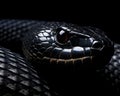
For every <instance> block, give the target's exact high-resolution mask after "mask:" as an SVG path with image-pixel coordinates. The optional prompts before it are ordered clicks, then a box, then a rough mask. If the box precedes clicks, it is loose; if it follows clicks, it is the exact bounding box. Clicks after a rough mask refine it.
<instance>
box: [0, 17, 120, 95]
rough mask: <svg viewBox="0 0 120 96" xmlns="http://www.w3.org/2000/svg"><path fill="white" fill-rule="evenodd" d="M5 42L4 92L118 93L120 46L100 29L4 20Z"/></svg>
mask: <svg viewBox="0 0 120 96" xmlns="http://www.w3.org/2000/svg"><path fill="white" fill-rule="evenodd" d="M0 46H1V47H0V96H67V95H72V96H77V95H78V94H79V95H81V94H84V95H85V94H86V93H88V92H89V93H90V94H92V95H95V96H96V95H97V94H101V95H103V94H104V95H105V94H106V95H108V94H114V96H115V95H119V91H120V75H119V74H120V50H119V49H120V45H119V44H114V43H113V42H112V41H111V40H110V39H109V38H108V37H107V36H106V35H105V33H104V32H103V31H102V30H100V29H98V28H94V27H90V26H79V25H76V24H71V23H65V22H50V21H49V22H48V21H35V20H16V19H0ZM96 92H97V93H96Z"/></svg>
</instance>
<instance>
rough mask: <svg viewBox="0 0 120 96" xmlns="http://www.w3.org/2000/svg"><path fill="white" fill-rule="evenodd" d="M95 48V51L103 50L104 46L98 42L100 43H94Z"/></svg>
mask: <svg viewBox="0 0 120 96" xmlns="http://www.w3.org/2000/svg"><path fill="white" fill-rule="evenodd" d="M92 47H93V48H95V49H101V48H103V45H102V43H101V42H98V41H94V43H93V46H92Z"/></svg>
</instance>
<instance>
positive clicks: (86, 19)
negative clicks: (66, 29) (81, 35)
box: [0, 1, 120, 43]
mask: <svg viewBox="0 0 120 96" xmlns="http://www.w3.org/2000/svg"><path fill="white" fill-rule="evenodd" d="M118 4H119V3H118ZM0 5H1V6H0V18H3V19H5V18H9V19H10V18H11V19H36V20H46V21H65V22H71V23H77V24H79V25H90V26H95V27H98V28H101V29H102V30H103V31H105V32H106V34H107V35H108V37H109V38H111V39H112V40H113V41H115V42H118V43H120V40H119V31H120V29H119V21H120V20H119V8H118V7H119V6H118V5H117V2H116V3H114V2H110V1H109V2H100V1H99V2H98V1H97V2H95V1H94V2H88V1H86V2H81V1H79V2H76V1H66V2H65V1H56V2H55V1H53V2H51V1H49V2H48V1H44V2H42V1H40V2H35V1H34V2H31V1H29V2H19V1H16V2H15V1H14V2H5V3H0Z"/></svg>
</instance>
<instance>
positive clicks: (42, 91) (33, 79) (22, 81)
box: [0, 47, 57, 96]
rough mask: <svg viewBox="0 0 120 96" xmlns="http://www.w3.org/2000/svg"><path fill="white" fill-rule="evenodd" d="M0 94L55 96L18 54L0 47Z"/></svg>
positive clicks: (3, 95)
mask: <svg viewBox="0 0 120 96" xmlns="http://www.w3.org/2000/svg"><path fill="white" fill-rule="evenodd" d="M0 96H57V94H56V93H54V92H53V91H52V90H51V89H50V87H49V86H48V84H47V83H46V82H45V81H44V80H42V79H41V78H40V77H39V76H38V75H37V72H36V71H35V70H34V69H33V67H32V66H31V65H30V64H29V63H27V62H26V61H25V60H24V59H23V58H22V57H21V56H20V55H18V54H16V53H13V52H11V51H10V50H8V49H6V48H3V47H0Z"/></svg>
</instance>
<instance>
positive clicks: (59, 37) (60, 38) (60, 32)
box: [56, 28, 70, 45]
mask: <svg viewBox="0 0 120 96" xmlns="http://www.w3.org/2000/svg"><path fill="white" fill-rule="evenodd" d="M56 33H57V34H56V42H57V43H59V44H62V45H63V44H66V43H67V42H68V41H69V39H70V34H69V31H67V30H65V29H63V28H57V29H56Z"/></svg>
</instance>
